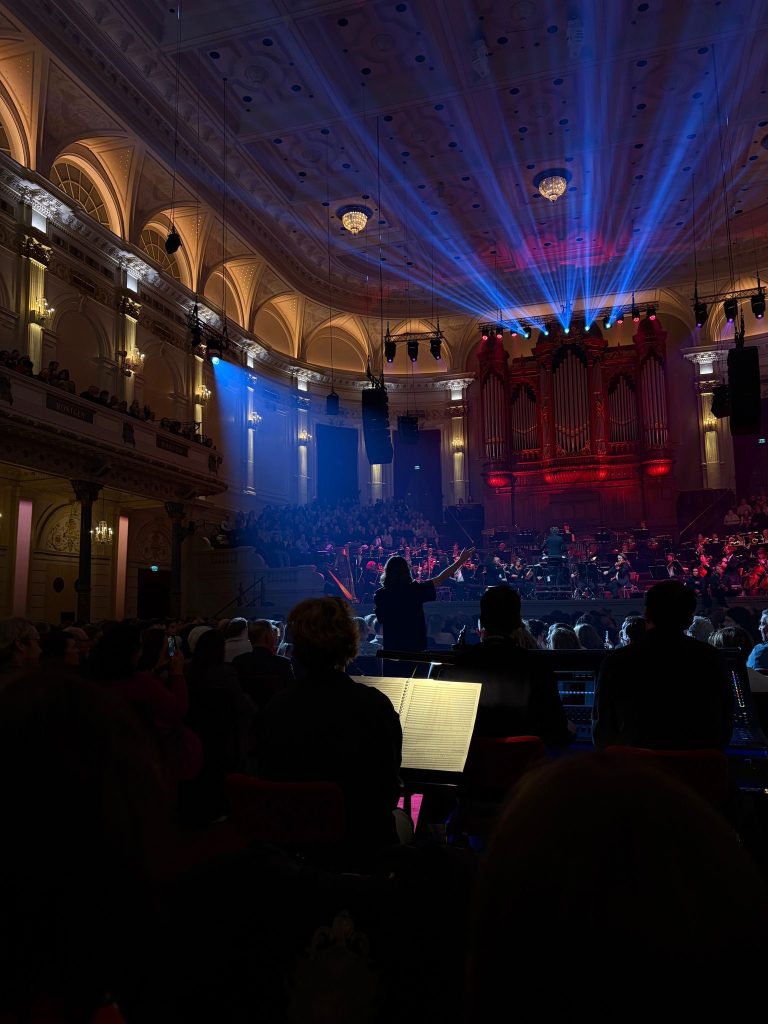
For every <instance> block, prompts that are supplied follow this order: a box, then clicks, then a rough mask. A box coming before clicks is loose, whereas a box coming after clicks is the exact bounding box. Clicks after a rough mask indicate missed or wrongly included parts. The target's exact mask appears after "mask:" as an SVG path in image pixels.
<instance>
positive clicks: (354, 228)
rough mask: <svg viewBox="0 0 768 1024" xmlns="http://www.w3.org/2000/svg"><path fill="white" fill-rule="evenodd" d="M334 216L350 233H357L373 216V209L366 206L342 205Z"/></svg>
mask: <svg viewBox="0 0 768 1024" xmlns="http://www.w3.org/2000/svg"><path fill="white" fill-rule="evenodd" d="M336 216H337V217H338V218H339V220H340V221H341V223H342V224H343V225H344V227H345V228H346V230H347V231H348V232H349V233H350V235H359V234H360V232H361V231H362V230H363V229H364V228H365V225H366V224H367V223H368V221H369V220H370V218H371V217H372V216H373V210H371V209H369V208H368V207H367V206H357V205H354V206H342V207H341V208H340V209H338V210H337V211H336Z"/></svg>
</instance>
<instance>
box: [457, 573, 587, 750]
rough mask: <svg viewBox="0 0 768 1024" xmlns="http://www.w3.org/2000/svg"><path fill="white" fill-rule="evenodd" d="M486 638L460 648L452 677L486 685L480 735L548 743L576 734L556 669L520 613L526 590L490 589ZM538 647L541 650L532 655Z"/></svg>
mask: <svg viewBox="0 0 768 1024" xmlns="http://www.w3.org/2000/svg"><path fill="white" fill-rule="evenodd" d="M480 628H481V630H482V640H481V642H480V643H479V644H473V645H471V646H468V647H458V646H457V647H456V648H455V651H456V655H457V662H456V665H455V666H450V667H446V668H445V669H443V670H442V672H441V675H442V676H443V677H444V678H446V679H456V680H468V681H477V682H481V683H482V684H483V688H482V690H481V693H480V707H479V708H478V712H477V719H476V721H475V730H474V734H473V735H474V736H539V737H541V739H542V740H543V741H544V744H545V745H546V746H548V747H552V748H558V747H565V746H568V744H569V743H571V742H572V740H573V738H574V732H573V730H572V727H569V722H568V719H567V718H566V716H565V712H564V710H563V705H562V703H561V702H560V697H559V695H558V692H557V683H556V681H555V677H554V675H553V673H552V671H551V670H550V669H549V668H548V667H547V665H546V663H545V662H544V661H543V660H542V655H540V654H539V653H538V647H537V645H536V643H535V641H533V643H530V642H529V640H528V638H529V636H530V634H528V631H527V630H526V629H525V626H524V625H523V621H522V619H521V617H520V594H519V593H518V592H517V591H516V590H515V589H514V588H513V587H509V586H499V587H489V588H488V590H486V592H485V593H484V594H483V596H482V597H481V599H480ZM532 650H535V651H536V652H537V653H535V654H533V653H531V652H532Z"/></svg>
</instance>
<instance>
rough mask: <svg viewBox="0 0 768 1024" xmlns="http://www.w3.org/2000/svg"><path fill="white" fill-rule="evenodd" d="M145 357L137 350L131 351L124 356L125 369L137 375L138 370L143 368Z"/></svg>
mask: <svg viewBox="0 0 768 1024" xmlns="http://www.w3.org/2000/svg"><path fill="white" fill-rule="evenodd" d="M145 358H146V356H145V355H144V353H143V352H139V350H138V349H137V348H134V349H131V351H130V352H127V353H126V355H125V368H126V369H127V370H132V371H133V373H138V372H139V370H141V369H142V367H143V366H144V360H145Z"/></svg>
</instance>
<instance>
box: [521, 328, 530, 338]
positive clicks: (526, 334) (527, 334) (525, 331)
mask: <svg viewBox="0 0 768 1024" xmlns="http://www.w3.org/2000/svg"><path fill="white" fill-rule="evenodd" d="M521 333H522V335H523V337H524V338H530V336H531V328H530V327H524V328H523V329H522V331H521Z"/></svg>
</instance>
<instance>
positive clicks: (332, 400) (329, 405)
mask: <svg viewBox="0 0 768 1024" xmlns="http://www.w3.org/2000/svg"><path fill="white" fill-rule="evenodd" d="M340 403H341V399H340V398H339V396H338V395H337V394H336V392H335V391H334V390H333V387H331V390H330V391H329V392H328V394H327V395H326V396H325V415H326V416H338V415H339V405H340Z"/></svg>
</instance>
